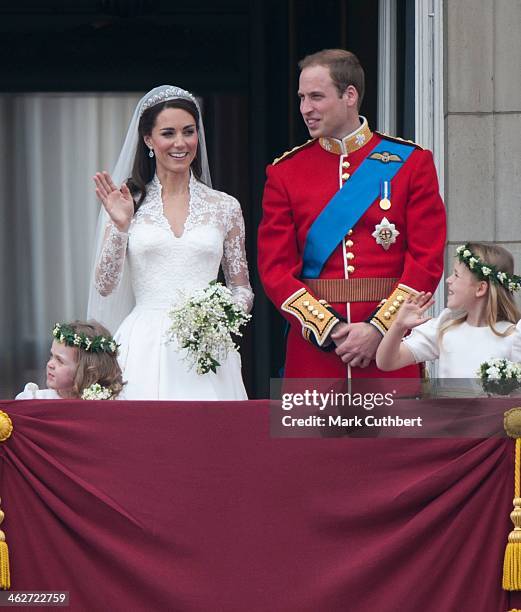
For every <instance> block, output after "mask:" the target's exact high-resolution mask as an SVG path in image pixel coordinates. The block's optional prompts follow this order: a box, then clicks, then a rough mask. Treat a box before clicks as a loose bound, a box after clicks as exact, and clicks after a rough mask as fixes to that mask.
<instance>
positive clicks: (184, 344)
mask: <svg viewBox="0 0 521 612" xmlns="http://www.w3.org/2000/svg"><path fill="white" fill-rule="evenodd" d="M168 316H169V317H170V319H171V321H172V324H171V325H170V327H169V328H168V330H167V332H166V333H167V340H168V341H170V342H171V341H172V340H174V339H175V340H176V341H177V344H178V345H179V347H180V348H183V349H186V350H187V354H186V357H185V360H186V361H187V362H188V364H189V368H193V367H194V365H195V366H196V371H197V373H198V374H207V373H208V372H210V371H212V372H216V371H217V368H218V366H219V365H221V361H223V360H224V359H226V357H227V355H228V351H230V350H233V349H236V348H237V347H236V345H235V343H234V342H233V340H232V338H231V336H230V334H235V335H236V336H242V334H241V332H240V328H241V327H242V326H243V325H244V324H245V323H246V322H247V321H249V320H250V318H251V315H249V314H247V313H245V312H244V311H243V310H242V308H240V307H239V306H237V304H235V303H234V301H233V296H232V292H231V291H230V290H229V289H228V288H227V287H224V286H223V285H222V284H221V283H218V282H217V281H212V282H211V283H210V284H209V285H208V287H206V288H205V289H200V290H199V291H197V292H195V293H194V294H192V295H191V296H190V297H189V298H187V299H186V300H184V301H183V302H182V303H180V304H177V305H176V306H175V307H174V308H172V310H171V311H170V312H169V313H168Z"/></svg>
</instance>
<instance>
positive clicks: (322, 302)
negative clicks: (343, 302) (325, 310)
mask: <svg viewBox="0 0 521 612" xmlns="http://www.w3.org/2000/svg"><path fill="white" fill-rule="evenodd" d="M318 303H319V304H322V306H323V305H324V304H327V302H326V300H318Z"/></svg>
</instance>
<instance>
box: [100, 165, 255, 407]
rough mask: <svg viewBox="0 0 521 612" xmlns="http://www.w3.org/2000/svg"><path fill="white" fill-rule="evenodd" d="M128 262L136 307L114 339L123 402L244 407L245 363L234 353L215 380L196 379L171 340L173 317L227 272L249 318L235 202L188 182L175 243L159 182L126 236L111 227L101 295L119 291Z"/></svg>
mask: <svg viewBox="0 0 521 612" xmlns="http://www.w3.org/2000/svg"><path fill="white" fill-rule="evenodd" d="M125 258H128V259H127V263H128V268H129V272H130V280H131V284H132V289H133V293H134V297H135V307H134V308H133V310H132V312H131V313H130V314H129V315H128V316H127V317H126V318H125V320H124V321H123V323H122V324H121V326H120V327H119V329H118V330H117V332H116V334H115V339H116V341H117V342H118V343H119V344H120V345H121V346H120V351H119V361H120V364H121V368H122V370H123V379H124V380H125V381H127V384H126V385H125V388H124V390H123V393H122V395H121V396H120V398H121V399H130V400H153V399H165V400H167V399H168V400H242V399H247V395H246V391H245V389H244V384H243V382H242V375H241V358H240V355H239V353H238V352H236V351H232V352H230V353H229V354H228V357H227V358H226V360H225V361H224V362H223V363H221V365H220V367H218V368H217V373H213V372H209V373H208V374H203V375H200V374H197V372H196V370H195V368H192V369H189V367H188V364H187V362H186V361H185V360H184V359H183V357H184V355H185V350H184V349H182V350H179V348H178V346H177V345H176V343H175V341H173V342H172V341H168V342H167V340H166V330H167V329H168V327H169V325H170V319H169V317H168V311H169V310H170V309H171V307H172V306H173V305H174V304H175V303H176V302H178V301H179V300H180V299H183V298H185V297H187V296H189V295H190V294H191V293H193V292H194V291H195V290H197V289H202V288H205V287H207V286H208V283H209V282H210V281H212V280H215V279H216V278H217V275H218V272H219V266H220V265H221V264H222V267H223V272H224V276H225V280H226V285H227V286H228V287H229V288H230V289H231V291H232V293H233V296H234V300H235V301H236V303H238V304H239V305H240V306H241V307H242V308H243V309H244V310H245V311H249V310H250V309H251V307H252V303H253V293H252V291H251V287H250V284H249V279H248V267H247V262H246V257H245V251H244V221H243V218H242V212H241V207H240V204H239V202H237V200H235V198H233V197H231V196H229V195H227V194H225V193H222V192H219V191H216V190H214V189H211V188H209V187H207V186H206V185H204V184H203V183H201V182H199V181H198V180H196V179H195V178H194V177H193V176H191V178H190V203H189V213H188V217H187V219H186V222H185V227H184V231H183V233H182V235H181V236H179V237H178V236H176V235H175V234H174V232H173V231H172V228H171V227H170V224H169V222H168V220H167V219H166V217H165V216H164V213H163V202H162V199H161V183H160V182H159V179H158V178H157V176H155V177H154V179H153V180H152V181H151V182H150V183H149V185H148V187H147V195H146V198H145V200H144V201H143V203H142V204H141V206H140V207H139V209H138V211H137V212H136V214H135V215H134V217H133V219H132V222H131V225H130V228H129V231H128V234H124V233H121V232H119V231H118V230H117V229H116V228H115V227H114V226H113V225H110V227H109V229H108V233H107V237H106V239H105V243H104V246H103V249H102V252H101V255H100V258H99V262H98V267H97V271H96V287H97V289H98V291H99V292H100V294H101V295H108V294H110V293H111V292H112V291H113V289H114V288H115V287H116V286H117V284H118V282H119V280H120V277H121V273H122V269H123V264H124V262H125Z"/></svg>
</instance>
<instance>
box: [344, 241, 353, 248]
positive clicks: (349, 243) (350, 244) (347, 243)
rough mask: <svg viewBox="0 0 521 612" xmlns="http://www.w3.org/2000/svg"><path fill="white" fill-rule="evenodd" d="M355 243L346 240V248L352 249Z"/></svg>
mask: <svg viewBox="0 0 521 612" xmlns="http://www.w3.org/2000/svg"><path fill="white" fill-rule="evenodd" d="M353 244H354V243H353V241H352V240H346V247H352V246H353Z"/></svg>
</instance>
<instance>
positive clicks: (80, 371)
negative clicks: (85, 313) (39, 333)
mask: <svg viewBox="0 0 521 612" xmlns="http://www.w3.org/2000/svg"><path fill="white" fill-rule="evenodd" d="M52 335H53V337H54V340H53V343H52V345H51V356H50V358H49V361H48V362H47V387H48V388H47V389H38V385H36V384H35V383H27V385H25V389H24V390H23V391H22V392H21V393H19V394H18V395H17V396H16V399H115V398H116V397H117V396H118V395H119V393H120V392H121V390H122V389H123V379H122V374H121V368H120V367H119V364H118V360H117V354H118V345H117V344H116V342H115V341H114V339H113V338H112V337H111V335H110V333H109V332H108V330H107V329H106V328H105V327H103V326H102V325H100V324H99V323H98V322H97V321H90V322H88V323H85V322H83V321H73V322H72V323H56V325H55V327H54V329H53V332H52Z"/></svg>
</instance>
